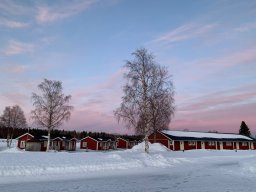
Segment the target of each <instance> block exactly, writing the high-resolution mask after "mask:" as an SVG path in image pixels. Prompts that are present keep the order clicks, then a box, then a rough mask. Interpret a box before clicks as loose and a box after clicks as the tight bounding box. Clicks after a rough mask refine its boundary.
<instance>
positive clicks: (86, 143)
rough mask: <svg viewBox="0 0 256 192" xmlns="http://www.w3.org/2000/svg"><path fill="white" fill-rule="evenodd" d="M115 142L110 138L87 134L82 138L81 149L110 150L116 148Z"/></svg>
mask: <svg viewBox="0 0 256 192" xmlns="http://www.w3.org/2000/svg"><path fill="white" fill-rule="evenodd" d="M115 148H116V146H115V142H114V141H113V140H111V139H110V138H96V137H91V136H87V137H85V138H83V139H81V140H80V149H86V150H109V149H115Z"/></svg>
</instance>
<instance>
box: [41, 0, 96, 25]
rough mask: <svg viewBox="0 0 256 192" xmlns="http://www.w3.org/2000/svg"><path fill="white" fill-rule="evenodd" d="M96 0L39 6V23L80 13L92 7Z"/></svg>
mask: <svg viewBox="0 0 256 192" xmlns="http://www.w3.org/2000/svg"><path fill="white" fill-rule="evenodd" d="M95 2H96V1H92V0H88V1H65V2H64V3H62V4H58V5H55V6H51V7H48V6H39V7H38V12H37V16H36V20H37V21H38V22H39V23H47V22H54V21H57V20H61V19H64V18H68V17H71V16H73V15H75V14H78V13H80V12H82V11H84V10H86V9H88V8H89V7H91V6H92V5H93V4H94V3H95Z"/></svg>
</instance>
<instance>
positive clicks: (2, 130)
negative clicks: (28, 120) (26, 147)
mask: <svg viewBox="0 0 256 192" xmlns="http://www.w3.org/2000/svg"><path fill="white" fill-rule="evenodd" d="M27 132H29V133H30V134H31V135H33V136H36V137H37V136H41V135H48V131H47V130H46V129H35V128H30V129H27V128H26V129H14V130H13V139H15V138H17V137H19V136H20V135H23V134H24V133H27ZM7 133H8V130H7V128H6V127H0V138H4V139H5V138H7ZM62 136H66V137H67V136H71V137H75V138H77V139H82V138H84V137H86V136H91V137H97V138H116V137H120V136H121V137H125V138H128V139H129V138H131V139H138V140H141V139H142V137H141V136H135V135H132V136H131V135H119V134H108V133H105V132H87V131H82V132H78V131H75V130H74V131H66V130H58V129H55V130H53V131H52V132H51V138H55V137H62Z"/></svg>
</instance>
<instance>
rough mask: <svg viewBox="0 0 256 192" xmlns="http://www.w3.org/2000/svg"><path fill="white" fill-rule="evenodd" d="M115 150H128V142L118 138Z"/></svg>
mask: <svg viewBox="0 0 256 192" xmlns="http://www.w3.org/2000/svg"><path fill="white" fill-rule="evenodd" d="M117 148H121V149H128V141H125V140H123V139H120V138H118V139H117Z"/></svg>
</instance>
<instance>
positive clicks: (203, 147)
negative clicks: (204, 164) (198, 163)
mask: <svg viewBox="0 0 256 192" xmlns="http://www.w3.org/2000/svg"><path fill="white" fill-rule="evenodd" d="M201 144H202V149H205V145H204V141H202V143H201Z"/></svg>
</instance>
